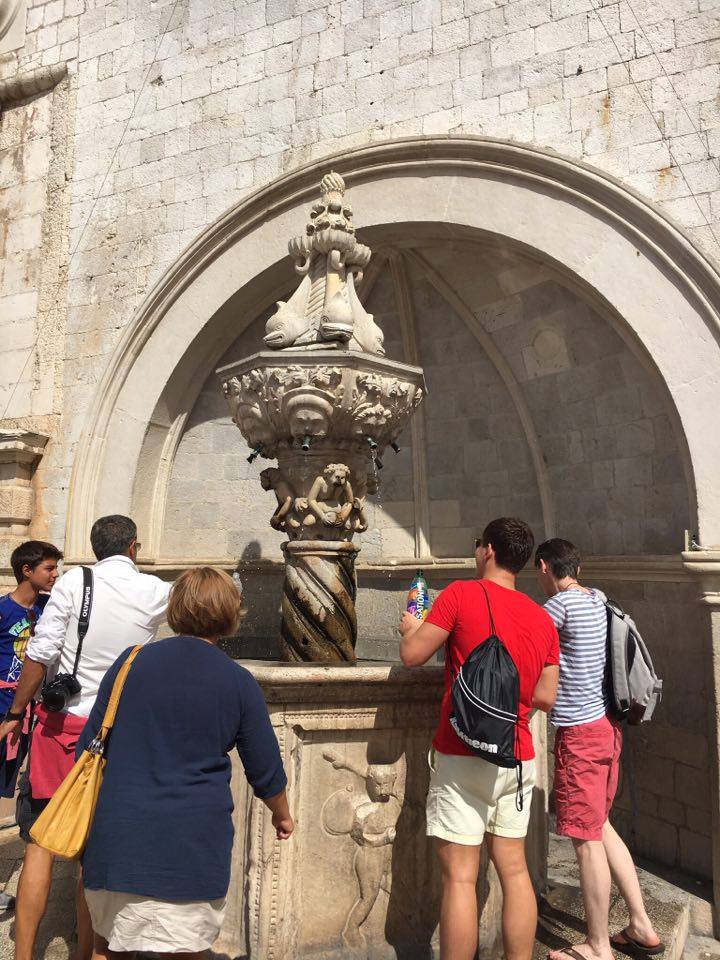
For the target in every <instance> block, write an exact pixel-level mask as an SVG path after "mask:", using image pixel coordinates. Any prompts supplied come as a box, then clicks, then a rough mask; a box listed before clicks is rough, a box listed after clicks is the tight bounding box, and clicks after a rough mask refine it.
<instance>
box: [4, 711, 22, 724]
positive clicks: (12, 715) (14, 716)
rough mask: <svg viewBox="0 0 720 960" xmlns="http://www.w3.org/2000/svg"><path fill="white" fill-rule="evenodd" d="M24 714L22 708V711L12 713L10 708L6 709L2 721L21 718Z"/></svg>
mask: <svg viewBox="0 0 720 960" xmlns="http://www.w3.org/2000/svg"><path fill="white" fill-rule="evenodd" d="M24 716H25V711H24V710H23V711H22V713H13V712H12V710H8V712H7V713H6V714H5V716H4V717H3V723H7V722H8V721H14V720H22V718H23V717H24Z"/></svg>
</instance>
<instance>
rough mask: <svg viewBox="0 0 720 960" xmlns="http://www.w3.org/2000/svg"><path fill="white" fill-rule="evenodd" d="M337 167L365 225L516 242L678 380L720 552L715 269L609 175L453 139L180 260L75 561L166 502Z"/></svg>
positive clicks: (310, 174) (131, 368)
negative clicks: (218, 386)
mask: <svg viewBox="0 0 720 960" xmlns="http://www.w3.org/2000/svg"><path fill="white" fill-rule="evenodd" d="M328 166H334V167H336V168H337V169H338V170H340V172H342V174H343V176H345V178H346V180H347V182H348V185H349V189H350V190H351V195H352V199H353V204H354V207H355V209H356V210H357V211H358V215H359V217H360V218H361V219H360V221H359V222H360V224H361V229H362V224H363V223H364V224H366V225H367V226H373V227H388V228H389V227H391V226H393V225H396V224H404V223H408V222H410V223H418V224H422V223H431V224H435V225H438V224H439V225H443V224H447V225H448V227H447V229H448V232H449V234H450V235H451V236H453V237H454V236H456V232H457V230H458V229H459V228H462V229H465V230H469V231H474V232H476V233H477V234H478V235H484V236H491V237H497V238H500V237H502V238H506V240H507V242H508V243H512V244H516V245H520V246H521V247H523V248H524V249H525V250H528V251H530V252H531V253H532V256H533V257H534V258H535V259H539V260H540V261H541V262H544V263H546V264H549V265H551V266H552V267H553V268H555V269H557V270H558V271H559V272H560V273H562V274H563V275H564V276H566V277H567V278H568V279H569V281H570V282H571V283H572V284H574V285H576V286H577V287H578V288H581V289H583V290H584V291H585V298H586V300H587V301H589V302H592V303H594V304H596V305H597V307H598V309H600V310H601V311H602V312H603V313H604V315H605V316H606V317H610V318H612V319H613V321H614V322H615V323H616V324H617V325H618V332H619V333H620V334H621V335H622V336H623V337H624V338H625V339H626V341H627V342H628V343H629V344H630V345H631V346H632V347H633V349H634V350H635V351H636V355H638V356H641V357H642V358H643V359H644V362H645V363H646V364H647V365H649V367H651V368H654V369H655V370H656V371H657V374H659V376H660V377H661V379H662V381H664V384H665V387H666V389H667V394H668V395H669V398H670V400H671V402H672V406H673V407H674V416H673V421H674V426H675V428H676V432H677V438H678V440H677V442H678V449H679V451H680V456H681V458H682V459H683V461H684V466H685V472H686V478H687V480H688V483H689V487H690V489H691V491H692V493H691V496H692V497H693V500H694V504H693V506H694V507H695V503H696V505H697V514H696V520H697V528H698V530H699V536H700V538H701V540H702V541H704V542H707V543H713V542H715V541H717V540H720V490H718V487H717V484H716V482H715V478H716V476H717V468H718V464H719V463H720V434H719V432H718V431H717V430H716V429H714V411H715V409H716V408H717V401H718V400H720V383H719V382H718V379H717V377H716V375H715V374H714V373H713V369H714V368H715V369H716V365H714V363H713V357H714V356H715V357H717V355H718V316H717V312H716V308H715V304H716V303H717V302H718V300H719V299H720V298H719V297H718V294H717V284H718V278H717V274H716V271H715V269H714V268H713V267H712V265H711V264H709V262H708V261H707V260H705V259H704V258H703V256H702V255H701V254H700V253H699V252H698V251H697V250H696V249H695V248H694V247H693V246H692V244H691V243H690V242H689V241H688V240H687V238H686V237H685V236H684V235H683V234H682V233H681V232H680V231H679V230H678V229H677V228H675V227H674V226H673V225H671V224H670V222H669V221H668V220H667V219H665V218H664V217H663V216H662V215H661V214H659V213H658V212H657V211H656V210H655V209H654V208H653V207H652V206H651V205H650V204H648V203H646V202H645V201H643V200H642V199H640V198H639V197H637V196H635V195H634V194H632V193H630V192H629V191H627V190H626V189H624V188H623V187H621V186H620V185H619V184H617V183H616V182H615V181H613V180H611V179H609V178H608V177H607V176H604V175H600V174H599V173H597V172H595V171H593V170H590V169H589V168H586V167H584V166H581V165H579V164H577V163H573V162H570V161H566V160H564V159H561V158H559V157H556V156H553V155H549V154H546V153H542V152H540V151H536V150H533V149H530V148H527V147H521V146H518V145H511V144H507V143H498V142H494V141H488V140H481V139H472V138H463V139H461V140H454V139H444V138H439V139H437V140H423V141H403V142H400V143H392V144H384V145H375V146H373V147H369V148H366V149H364V150H359V151H356V152H355V153H352V154H350V155H347V156H344V157H336V158H330V159H329V160H325V161H322V162H321V163H317V164H312V165H310V166H308V167H305V168H303V169H301V170H300V171H298V172H296V173H293V174H291V175H288V176H287V177H286V178H284V179H282V180H281V181H279V182H277V183H275V184H274V185H273V186H272V187H269V188H266V189H265V190H263V191H260V192H259V193H257V194H254V195H253V196H251V197H250V198H248V199H247V200H246V201H244V202H243V203H241V204H240V205H239V206H238V207H236V208H234V209H233V210H231V211H230V212H229V213H228V214H227V215H226V216H225V217H224V218H222V219H221V220H220V221H218V222H217V223H216V224H214V225H212V226H211V227H209V228H208V229H207V230H206V231H205V232H204V234H203V235H202V236H201V237H199V238H198V240H197V241H196V243H195V244H194V245H193V246H192V247H191V248H189V249H188V250H187V251H186V252H185V254H183V255H182V256H181V258H180V259H179V260H178V261H177V263H176V264H175V265H174V266H173V267H172V268H171V270H170V271H169V272H168V273H167V274H166V275H165V277H164V278H163V279H162V280H161V281H160V283H159V284H158V285H157V286H156V287H155V288H154V290H153V291H151V293H150V294H149V295H148V297H147V299H146V301H145V303H144V304H143V306H142V307H141V309H140V310H139V312H138V315H137V317H136V319H135V321H134V322H133V324H132V325H131V327H130V328H129V329H128V330H127V332H126V334H125V336H124V337H123V340H122V342H121V344H120V345H119V347H118V349H117V351H116V353H115V354H114V356H113V357H112V358H111V362H110V364H109V365H108V368H107V370H106V372H105V376H104V378H103V381H102V383H101V385H100V388H99V390H98V399H97V402H96V404H95V405H94V407H93V409H92V410H91V412H90V415H89V422H88V429H87V430H86V431H84V433H83V436H82V438H81V439H80V443H79V447H78V453H77V457H76V462H75V467H74V473H73V479H72V486H71V498H70V510H69V523H68V542H67V549H68V552H69V554H70V555H71V556H73V557H78V556H82V555H85V554H86V553H87V531H88V529H89V525H90V522H91V520H92V518H93V517H94V516H97V515H98V514H100V513H103V512H107V511H109V510H121V509H124V510H129V509H130V508H131V506H132V504H133V499H135V503H136V504H137V505H142V504H147V505H153V504H155V499H156V498H155V497H154V491H155V490H156V489H157V485H158V483H159V482H160V485H161V486H163V482H161V481H162V474H163V471H165V472H167V470H168V467H169V460H168V453H170V452H172V451H173V450H174V449H175V448H176V446H177V436H178V434H179V433H180V434H181V433H182V430H183V427H184V423H185V420H186V418H187V416H188V414H189V412H190V409H191V407H192V402H194V398H195V396H196V395H197V391H198V390H199V388H200V384H198V383H197V380H198V373H197V372H198V370H201V371H203V379H204V376H205V374H206V373H207V371H209V370H210V368H211V366H212V363H213V362H214V361H215V359H216V358H220V357H222V355H223V353H224V352H225V350H226V349H227V348H228V347H229V346H230V344H231V342H232V340H233V339H235V338H236V337H237V335H239V333H240V332H241V331H242V329H243V327H244V326H245V325H247V323H249V322H250V320H251V319H252V318H254V317H256V316H257V315H258V314H259V313H260V312H261V310H262V309H263V308H264V307H265V306H266V305H267V304H268V303H269V302H270V301H271V300H272V299H273V298H274V297H276V296H279V295H281V294H282V292H283V291H284V289H285V288H286V286H287V283H286V282H283V283H282V284H280V285H279V286H278V285H277V274H276V272H275V270H274V269H273V265H275V264H278V263H281V262H282V261H283V260H284V259H285V244H286V241H287V238H288V237H289V236H291V235H292V234H293V233H295V232H296V230H297V229H298V227H297V225H298V223H302V222H304V211H305V209H306V207H307V204H308V202H309V201H310V200H311V199H312V197H313V195H314V191H315V189H316V184H317V182H318V180H319V177H320V175H321V172H322V171H323V170H325V169H327V167H328ZM269 268H270V269H269ZM238 291H242V301H243V302H242V309H241V310H240V311H238V315H237V321H236V324H237V325H236V326H235V328H234V329H232V328H231V329H230V331H228V327H227V323H226V321H227V315H226V314H224V313H223V310H224V309H225V310H227V305H228V304H230V303H231V302H232V303H234V304H237V294H238ZM234 297H236V299H235V300H233V298H234ZM229 334H230V335H231V336H230V335H229ZM224 338H225V339H224ZM190 401H192V402H190ZM159 478H160V479H159ZM133 491H135V498H133ZM693 512H694V510H693ZM146 513H148V511H146ZM143 519H144V522H145V523H146V524H148V523H149V524H150V542H154V543H159V530H158V525H159V523H160V520H161V517H159V516H158V513H157V510H155V509H154V508H153V509H151V510H149V515H146V516H145V517H144V518H143ZM146 539H147V537H146Z"/></svg>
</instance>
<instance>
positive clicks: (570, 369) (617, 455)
mask: <svg viewBox="0 0 720 960" xmlns="http://www.w3.org/2000/svg"><path fill="white" fill-rule="evenodd" d="M363 237H364V239H365V240H366V241H367V242H369V243H370V244H371V246H372V249H373V250H374V251H375V255H374V263H373V269H372V271H371V272H369V274H368V276H367V278H366V280H365V282H364V283H363V284H362V285H361V288H360V295H361V297H362V298H363V301H364V303H365V305H366V307H367V309H368V310H369V311H370V312H371V313H372V314H373V315H374V316H375V317H376V319H377V320H378V322H379V323H380V324H381V326H382V328H383V330H384V333H385V340H386V348H387V354H388V356H389V357H391V358H393V359H399V360H404V361H407V362H417V363H419V364H421V365H422V367H423V369H424V371H425V377H426V383H427V387H428V402H427V403H426V404H425V406H424V407H423V409H422V410H421V411H420V412H419V413H418V414H417V415H416V422H415V424H414V429H409V430H407V431H406V435H405V436H404V437H403V438H402V440H401V446H402V449H401V452H400V454H399V455H398V456H396V455H394V454H392V453H390V452H388V454H387V455H386V456H385V466H384V469H383V470H382V471H381V473H380V475H379V476H380V479H381V485H380V497H379V498H378V499H377V500H376V501H374V502H373V503H372V504H371V506H370V507H369V509H368V516H369V519H370V528H369V530H368V531H367V532H366V533H365V535H364V536H363V537H362V541H361V544H362V553H361V561H362V562H363V563H365V564H367V563H372V564H380V565H382V564H383V563H385V564H387V563H388V562H392V563H397V562H400V563H402V562H410V561H412V560H413V559H417V560H418V562H419V563H420V562H423V563H424V562H426V561H427V559H428V557H431V558H436V559H441V560H447V559H449V558H465V557H469V556H471V552H472V551H471V544H472V538H473V537H474V536H475V535H476V533H477V532H478V530H480V529H482V527H483V526H484V524H485V523H486V522H487V520H488V519H489V518H490V517H492V516H497V515H501V514H510V515H518V516H522V517H524V518H525V519H526V520H527V521H528V522H529V523H530V525H531V526H532V528H533V529H534V531H535V533H536V535H537V536H538V537H539V538H541V537H544V536H550V535H553V534H558V535H562V536H565V537H567V538H568V539H571V540H573V541H574V542H576V543H578V544H582V547H583V552H584V553H585V554H586V555H591V556H608V555H612V556H618V555H641V554H643V555H660V554H675V555H677V553H678V551H679V549H680V548H681V547H682V544H683V535H684V530H685V529H686V528H687V527H688V526H690V525H691V520H690V517H691V510H692V505H691V503H690V498H689V495H688V494H689V488H688V485H687V482H686V478H685V476H684V473H683V462H682V457H681V455H680V452H679V445H678V442H677V440H676V437H675V436H674V434H673V430H672V426H671V422H672V419H673V418H672V413H671V408H670V404H669V401H668V399H667V397H666V391H665V390H664V387H663V385H662V381H660V378H659V377H658V375H657V372H656V371H654V370H652V369H651V368H650V367H649V365H647V364H644V363H643V362H642V361H641V360H640V359H638V357H637V356H636V354H635V353H634V352H633V351H632V350H631V349H630V347H629V346H628V344H627V343H626V342H625V341H624V340H623V339H622V337H621V336H620V335H619V334H618V333H617V331H616V329H614V326H613V324H612V323H611V322H610V321H609V320H608V319H606V317H605V316H604V315H603V312H602V311H601V308H600V307H599V306H597V305H595V304H593V303H592V302H589V301H588V300H587V299H586V296H585V293H584V291H583V290H582V289H579V288H576V286H574V285H573V284H572V283H571V282H570V281H569V280H568V278H567V277H565V276H564V275H563V274H562V273H560V272H559V271H558V270H556V269H555V268H553V267H551V266H548V265H547V264H543V263H542V262H539V261H538V260H536V259H533V258H532V257H531V256H530V255H528V253H527V252H526V251H524V250H523V249H521V248H519V247H516V246H514V245H511V244H509V243H508V242H507V241H506V240H505V239H504V238H503V239H502V240H498V239H497V238H489V237H480V236H479V235H477V234H473V232H471V231H467V230H463V229H460V228H458V229H457V230H456V231H452V230H451V229H450V227H449V226H448V225H442V227H441V225H438V224H414V223H408V224H398V225H396V226H394V227H393V228H392V229H388V228H378V227H376V228H370V229H368V230H365V231H364V232H363ZM277 275H278V285H280V284H281V283H282V282H283V279H284V278H286V276H287V264H284V263H283V264H279V265H278V266H277ZM287 282H288V284H289V286H291V285H292V279H291V278H288V280H287ZM236 300H238V301H239V303H238V304H237V306H236V307H235V306H230V307H229V308H228V309H225V310H224V311H223V313H224V315H225V327H224V331H225V336H228V335H232V334H233V333H234V332H235V331H236V330H237V327H238V319H239V318H240V317H242V314H243V311H242V295H241V294H240V295H239V296H238V297H236V298H233V303H234V302H235V301H236ZM267 313H268V311H263V312H262V313H261V314H260V315H259V316H258V317H257V318H255V319H253V320H251V321H250V322H249V324H248V326H247V327H246V329H245V330H244V331H243V332H242V333H241V334H240V335H239V337H237V339H235V341H234V342H233V344H232V345H231V346H230V347H229V349H228V350H227V351H226V352H225V355H224V356H223V357H222V359H218V363H219V364H220V365H222V364H224V363H226V362H230V361H231V360H236V359H238V358H239V357H243V356H247V355H249V354H251V353H253V352H254V351H255V350H256V349H257V346H258V344H259V343H260V342H261V339H262V335H263V333H264V323H265V319H266V317H267ZM216 342H217V341H216ZM197 375H198V382H201V381H202V379H203V376H204V375H207V378H206V380H205V383H204V385H203V386H202V389H201V390H200V393H199V396H198V399H197V401H196V402H195V404H194V406H193V408H192V410H191V411H190V413H189V415H188V417H187V420H186V422H185V424H184V427H183V432H182V436H180V437H179V442H178V446H177V450H176V453H175V454H174V455H173V456H172V458H170V457H169V456H168V459H172V467H171V468H170V470H169V471H168V474H167V477H168V483H167V485H166V488H165V489H164V490H163V489H158V488H156V495H155V498H154V508H155V510H160V509H162V507H161V505H162V503H164V504H165V509H164V516H163V520H162V523H158V524H157V525H156V528H157V529H158V530H159V531H160V540H159V543H155V542H153V541H152V540H151V542H150V543H149V544H147V546H148V547H149V548H150V550H149V552H151V555H155V556H157V557H158V558H159V561H160V562H173V561H174V562H176V563H178V564H182V563H184V562H192V560H193V559H194V558H198V557H206V558H216V559H220V560H223V561H227V560H228V559H229V560H230V561H234V560H235V559H237V560H240V561H241V562H242V561H248V560H250V561H256V560H273V559H274V560H278V558H279V557H280V542H281V540H282V539H283V537H282V534H281V533H278V532H276V531H274V530H272V529H270V527H269V526H268V523H267V516H268V514H269V512H270V511H271V510H272V503H273V497H272V494H271V493H267V492H265V491H263V490H262V489H261V487H260V484H259V481H258V474H259V472H260V470H261V469H262V468H263V466H264V464H263V462H262V461H261V460H258V461H256V462H255V463H253V464H248V462H247V456H248V454H249V453H250V450H249V449H248V448H247V447H246V444H245V443H244V442H243V440H242V438H241V437H240V436H239V434H238V431H237V428H236V427H235V426H234V424H233V423H232V421H231V420H230V417H229V415H228V411H227V405H226V403H225V400H224V398H223V396H222V395H221V393H220V391H219V389H218V382H217V378H216V376H215V375H214V372H213V371H210V372H209V371H198V372H197ZM146 500H147V498H146V497H145V496H144V495H140V496H137V494H136V502H135V510H137V509H138V507H139V506H140V503H141V502H143V501H146Z"/></svg>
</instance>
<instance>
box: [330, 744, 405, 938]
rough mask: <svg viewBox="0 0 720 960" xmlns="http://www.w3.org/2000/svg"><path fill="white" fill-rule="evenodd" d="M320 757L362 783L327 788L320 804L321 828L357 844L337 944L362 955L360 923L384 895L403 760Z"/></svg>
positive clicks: (400, 795) (400, 798) (399, 809)
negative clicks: (363, 762) (354, 894)
mask: <svg viewBox="0 0 720 960" xmlns="http://www.w3.org/2000/svg"><path fill="white" fill-rule="evenodd" d="M323 757H324V758H325V759H326V760H327V761H328V762H329V763H331V764H332V766H333V768H334V769H335V770H349V771H350V773H352V774H354V775H355V776H356V777H357V778H359V780H360V781H361V782H362V787H361V789H360V790H358V789H357V784H356V783H351V784H348V786H347V787H346V788H345V789H344V790H337V791H335V792H334V793H332V794H331V795H330V796H329V797H328V798H327V800H326V801H325V803H324V804H323V807H322V810H321V813H320V816H321V820H322V825H323V829H324V830H325V831H326V833H328V834H330V835H331V836H343V835H347V836H348V837H350V839H352V840H353V841H354V843H356V844H357V847H358V849H357V851H356V853H355V857H354V860H353V869H354V871H355V876H356V878H357V885H358V898H357V900H356V901H355V903H354V904H353V906H352V908H351V909H350V912H349V914H348V916H347V920H346V921H345V926H344V928H343V931H342V942H343V946H344V947H346V948H347V949H348V950H351V951H353V952H355V953H356V955H357V952H358V951H362V952H363V953H365V955H367V954H366V940H365V936H364V934H363V931H362V925H363V923H364V922H365V921H366V920H367V918H368V917H369V916H370V912H371V910H372V908H373V907H374V905H375V901H376V900H377V898H378V896H379V895H380V891H381V890H385V892H386V893H387V894H388V895H389V894H390V887H391V879H392V877H391V870H390V867H391V851H392V844H393V843H394V842H395V828H396V825H397V822H398V819H399V817H400V813H401V812H402V801H403V796H404V792H405V784H404V779H405V778H404V776H403V774H404V764H403V761H402V760H400V761H398V762H397V763H393V764H370V765H368V766H366V767H364V768H360V767H358V766H356V765H355V764H353V763H352V762H350V761H348V760H346V759H344V758H342V757H340V756H339V755H338V754H337V753H336V752H335V751H333V750H325V751H324V752H323Z"/></svg>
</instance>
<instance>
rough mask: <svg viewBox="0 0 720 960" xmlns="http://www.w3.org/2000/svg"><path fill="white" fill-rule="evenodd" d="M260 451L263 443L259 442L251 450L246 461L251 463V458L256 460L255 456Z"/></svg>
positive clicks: (256, 456)
mask: <svg viewBox="0 0 720 960" xmlns="http://www.w3.org/2000/svg"><path fill="white" fill-rule="evenodd" d="M262 452H263V445H262V444H261V443H259V444H258V445H257V446H256V447H255V449H254V450H253V452H252V453H251V454H250V456H249V457H248V458H247V462H248V463H252V462H253V460H257V458H258V457H259V456H260V454H261V453H262Z"/></svg>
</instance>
